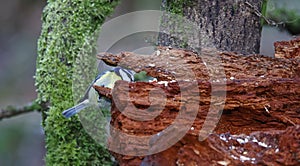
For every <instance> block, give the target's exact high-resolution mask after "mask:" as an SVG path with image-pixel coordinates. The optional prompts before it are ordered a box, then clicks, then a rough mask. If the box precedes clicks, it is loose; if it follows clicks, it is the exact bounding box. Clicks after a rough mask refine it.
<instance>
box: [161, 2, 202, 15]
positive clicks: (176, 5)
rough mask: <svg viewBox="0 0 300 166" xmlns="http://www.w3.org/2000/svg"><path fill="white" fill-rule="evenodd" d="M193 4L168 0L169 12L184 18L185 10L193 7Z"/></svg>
mask: <svg viewBox="0 0 300 166" xmlns="http://www.w3.org/2000/svg"><path fill="white" fill-rule="evenodd" d="M193 3H195V2H193V0H167V5H166V6H167V10H168V11H169V12H171V13H173V14H178V15H181V16H183V12H184V11H183V9H184V8H186V7H188V6H192V4H193ZM196 3H197V2H196Z"/></svg>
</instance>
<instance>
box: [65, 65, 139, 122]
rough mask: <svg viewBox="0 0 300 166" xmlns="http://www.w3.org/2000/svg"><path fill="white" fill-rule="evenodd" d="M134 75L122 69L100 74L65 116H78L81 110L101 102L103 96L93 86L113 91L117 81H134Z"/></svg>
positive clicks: (118, 68) (117, 68) (130, 71)
mask: <svg viewBox="0 0 300 166" xmlns="http://www.w3.org/2000/svg"><path fill="white" fill-rule="evenodd" d="M134 74H135V72H134V71H132V70H128V69H124V68H121V67H116V68H114V69H112V70H109V71H106V72H104V73H102V74H99V75H98V76H97V77H96V79H95V80H94V81H93V82H92V84H91V85H90V86H89V88H88V89H87V92H86V93H85V95H84V97H83V98H82V99H81V100H80V101H79V104H77V105H75V106H74V107H71V108H69V109H67V110H65V111H63V113H62V114H63V116H64V117H66V118H70V117H71V116H73V115H75V114H77V113H78V112H80V111H81V110H83V109H85V108H87V107H89V106H91V105H92V104H95V103H97V102H99V99H100V98H101V96H99V95H98V93H97V91H96V90H95V89H94V88H92V86H93V85H97V86H103V87H107V88H111V89H112V88H113V87H114V84H115V82H116V81H117V80H125V81H129V82H131V81H134Z"/></svg>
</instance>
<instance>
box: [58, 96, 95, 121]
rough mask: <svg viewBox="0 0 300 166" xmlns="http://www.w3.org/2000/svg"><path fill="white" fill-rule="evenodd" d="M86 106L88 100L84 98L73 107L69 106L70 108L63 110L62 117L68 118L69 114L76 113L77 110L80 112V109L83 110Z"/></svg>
mask: <svg viewBox="0 0 300 166" xmlns="http://www.w3.org/2000/svg"><path fill="white" fill-rule="evenodd" d="M88 106H89V103H88V101H87V100H84V101H83V102H81V103H79V104H77V105H75V106H74V107H71V108H69V109H67V110H65V111H64V112H63V113H62V114H63V116H64V117H66V118H70V117H71V116H73V115H75V114H77V113H78V112H80V111H81V110H83V109H84V108H86V107H88Z"/></svg>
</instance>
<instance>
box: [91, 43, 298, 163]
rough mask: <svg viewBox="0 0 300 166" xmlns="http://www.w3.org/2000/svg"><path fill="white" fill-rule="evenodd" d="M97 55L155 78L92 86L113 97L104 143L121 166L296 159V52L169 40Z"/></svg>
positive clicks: (275, 161)
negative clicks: (146, 50)
mask: <svg viewBox="0 0 300 166" xmlns="http://www.w3.org/2000/svg"><path fill="white" fill-rule="evenodd" d="M295 42H296V41H295ZM295 42H294V43H295ZM297 43H299V39H297ZM279 45H280V44H277V48H278V47H279ZM298 47H299V44H298V46H297V47H295V46H293V48H296V49H298ZM293 48H291V49H290V50H293ZM289 52H293V51H289ZM295 53H297V54H298V55H299V52H295ZM291 56H292V55H291ZM289 57H290V56H289ZM292 57H294V56H292ZM99 58H100V59H102V60H104V61H105V62H106V63H109V64H112V65H120V66H123V67H127V68H130V69H133V70H135V71H136V72H138V71H146V72H147V73H148V75H150V76H152V77H155V78H157V81H154V82H130V83H128V82H126V81H117V82H116V84H115V87H114V88H113V90H112V93H111V94H109V93H108V92H107V90H103V88H102V90H101V87H95V88H96V89H97V90H98V92H99V93H100V94H101V95H106V96H107V97H110V98H112V102H113V104H112V109H111V114H112V119H111V126H112V127H111V138H110V139H109V140H108V145H109V147H110V148H111V149H113V150H111V153H112V154H113V155H114V157H115V158H116V159H117V161H118V162H119V164H120V165H204V164H209V165H257V164H258V165H299V164H300V114H299V113H300V59H298V58H293V59H286V58H270V57H264V56H262V55H249V56H239V55H237V54H235V53H232V52H218V51H216V50H213V49H206V50H203V52H201V53H198V54H197V53H195V52H192V51H188V50H180V49H172V48H168V47H160V48H158V50H157V51H156V52H155V53H154V54H153V55H137V54H134V53H130V52H123V53H120V54H118V55H113V54H102V55H99ZM222 73H223V74H222ZM194 85H196V88H195V87H194ZM184 93H186V94H190V95H185V94H184ZM219 94H221V95H222V94H226V98H225V100H223V99H221V98H219V97H218V96H220V95H219ZM195 112H196V114H193V113H195ZM182 115H185V116H183V118H182ZM178 117H181V118H178ZM176 122H179V123H177V124H178V125H177V126H176V127H175V128H173V129H172V131H171V133H172V132H173V135H172V134H171V135H168V134H166V133H167V130H168V128H171V127H172V126H174V124H175V123H176ZM189 124H190V126H189ZM186 126H188V129H187V130H185V127H186ZM205 126H206V127H207V126H209V127H210V129H213V130H207V131H204V135H205V134H207V135H206V137H204V139H201V138H200V137H199V135H201V132H203V128H205ZM205 132H206V133H205ZM174 133H176V134H174ZM182 133H184V135H181V134H182ZM202 134H203V133H202ZM128 136H137V137H145V138H146V137H147V138H149V140H148V141H146V142H141V140H139V139H134V137H132V139H130V138H131V137H128ZM170 136H173V137H170ZM128 138H129V139H128ZM174 139H178V141H176V140H174ZM175 141H176V142H175ZM173 142H175V143H173ZM162 147H166V148H165V149H163V150H161V151H160V150H157V149H159V148H162ZM156 150H157V151H158V152H157V153H154V152H156ZM139 154H146V155H139Z"/></svg>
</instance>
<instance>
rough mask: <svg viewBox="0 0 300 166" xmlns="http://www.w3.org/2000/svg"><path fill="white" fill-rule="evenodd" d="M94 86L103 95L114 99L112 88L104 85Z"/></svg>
mask: <svg viewBox="0 0 300 166" xmlns="http://www.w3.org/2000/svg"><path fill="white" fill-rule="evenodd" d="M93 88H94V89H95V90H96V91H97V92H98V93H99V94H100V95H101V96H105V97H107V98H109V99H112V94H111V89H110V88H106V87H103V86H97V85H93Z"/></svg>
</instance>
